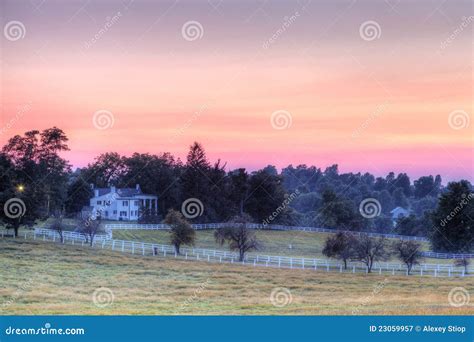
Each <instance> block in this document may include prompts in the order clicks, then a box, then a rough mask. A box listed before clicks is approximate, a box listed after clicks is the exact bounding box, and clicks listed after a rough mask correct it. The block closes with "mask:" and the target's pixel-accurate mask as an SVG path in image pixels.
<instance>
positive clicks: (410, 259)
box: [394, 240, 423, 274]
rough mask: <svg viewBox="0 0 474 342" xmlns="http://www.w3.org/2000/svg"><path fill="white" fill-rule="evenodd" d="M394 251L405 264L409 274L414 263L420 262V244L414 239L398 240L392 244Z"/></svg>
mask: <svg viewBox="0 0 474 342" xmlns="http://www.w3.org/2000/svg"><path fill="white" fill-rule="evenodd" d="M394 250H395V253H396V254H397V257H398V259H400V260H401V261H402V262H403V263H405V265H407V273H408V274H410V272H411V270H412V268H413V266H414V265H417V264H419V263H420V260H421V259H422V258H423V257H422V255H421V244H419V243H418V242H416V241H402V240H400V241H398V242H397V243H395V245H394Z"/></svg>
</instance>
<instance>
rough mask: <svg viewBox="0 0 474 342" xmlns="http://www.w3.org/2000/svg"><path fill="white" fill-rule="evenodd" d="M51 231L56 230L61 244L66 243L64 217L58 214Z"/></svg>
mask: <svg viewBox="0 0 474 342" xmlns="http://www.w3.org/2000/svg"><path fill="white" fill-rule="evenodd" d="M50 229H52V230H54V231H55V232H56V233H58V235H59V240H60V241H61V243H64V234H63V232H64V225H63V217H62V215H60V214H58V215H55V217H54V218H53V222H52V223H51V226H50Z"/></svg>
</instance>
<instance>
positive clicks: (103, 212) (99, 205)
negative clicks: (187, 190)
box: [82, 184, 158, 221]
mask: <svg viewBox="0 0 474 342" xmlns="http://www.w3.org/2000/svg"><path fill="white" fill-rule="evenodd" d="M91 187H92V188H93V185H91ZM93 190H94V197H92V198H91V199H90V206H89V207H84V208H83V209H82V216H83V217H84V216H93V217H100V218H102V219H105V220H117V221H135V220H138V218H139V217H140V215H141V213H142V212H143V210H150V211H152V212H155V213H157V212H158V196H154V195H147V194H144V193H143V192H142V191H141V189H140V185H138V184H137V185H136V186H135V188H115V187H114V186H111V187H110V188H93Z"/></svg>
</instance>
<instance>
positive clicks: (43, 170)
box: [2, 127, 71, 231]
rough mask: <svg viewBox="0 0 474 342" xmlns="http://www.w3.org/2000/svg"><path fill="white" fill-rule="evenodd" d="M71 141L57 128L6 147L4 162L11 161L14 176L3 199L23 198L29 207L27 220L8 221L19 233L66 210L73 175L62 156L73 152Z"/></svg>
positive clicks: (28, 135)
mask: <svg viewBox="0 0 474 342" xmlns="http://www.w3.org/2000/svg"><path fill="white" fill-rule="evenodd" d="M67 141H68V138H67V137H66V135H65V134H64V132H63V131H62V130H61V129H59V128H57V127H53V128H49V129H46V130H43V131H42V132H40V131H38V130H33V131H28V132H26V133H25V134H24V135H23V136H20V135H16V136H14V137H12V138H11V139H9V141H8V142H7V144H6V145H5V146H3V148H2V154H3V157H2V158H4V159H7V160H8V162H9V163H10V164H11V167H10V172H11V173H13V174H14V175H13V182H12V181H10V182H9V185H8V186H7V188H6V189H5V190H4V191H3V193H4V195H3V197H5V194H7V197H10V198H12V197H15V198H19V199H21V200H22V201H23V203H25V207H26V210H25V214H24V215H23V216H21V217H18V218H14V219H12V218H11V217H5V218H4V220H5V221H7V222H8V224H9V225H12V226H13V228H14V229H15V231H17V230H18V226H19V225H20V224H21V223H31V222H34V220H35V219H37V218H44V217H47V216H48V215H50V213H52V212H54V211H56V210H62V206H63V203H64V201H65V198H66V183H67V181H68V177H69V173H70V171H71V169H70V165H69V163H68V162H67V161H66V160H65V159H63V158H62V157H61V156H60V154H61V153H62V152H64V151H68V150H69V148H68V146H67ZM4 199H5V198H4ZM12 220H13V222H12ZM18 221H20V222H18Z"/></svg>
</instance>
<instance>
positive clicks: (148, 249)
mask: <svg viewBox="0 0 474 342" xmlns="http://www.w3.org/2000/svg"><path fill="white" fill-rule="evenodd" d="M2 237H3V233H2ZM63 237H64V243H65V244H67V243H69V244H72V245H82V246H87V245H88V243H87V242H86V240H85V238H84V236H83V235H81V234H77V233H71V232H69V233H67V234H65V235H64V236H63ZM20 238H24V239H27V238H29V239H33V240H42V241H59V235H58V233H57V232H55V231H52V230H47V229H41V230H35V231H25V232H23V233H21V235H20ZM92 247H96V248H102V249H110V250H113V251H119V252H123V253H131V254H138V255H143V256H158V255H159V256H163V257H171V258H176V259H181V260H198V261H207V262H214V263H216V262H217V263H231V264H242V265H249V266H254V267H274V268H289V269H306V270H314V271H318V270H320V271H326V272H340V273H367V267H366V266H365V265H364V264H362V263H360V262H349V263H348V268H347V269H344V267H343V265H342V263H341V262H338V261H332V260H324V259H312V258H294V257H286V256H271V255H260V254H255V253H248V254H247V255H246V257H245V259H244V260H243V261H239V259H238V256H237V254H236V253H232V252H227V251H220V250H209V249H201V248H181V254H176V253H175V250H174V247H173V246H170V245H162V244H156V243H146V242H137V241H124V240H114V239H109V238H107V237H106V236H105V235H103V236H101V237H99V238H97V236H96V238H95V239H94V240H93V245H92ZM372 272H373V273H378V274H389V275H407V270H406V267H405V266H404V265H403V264H399V263H388V262H377V263H374V266H373V269H372ZM469 273H471V272H469ZM412 274H414V275H420V276H434V277H454V276H460V277H465V276H471V275H470V274H466V273H465V271H464V268H461V267H454V266H452V265H447V264H446V265H443V264H441V265H440V264H420V265H416V266H414V267H413V269H412Z"/></svg>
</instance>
